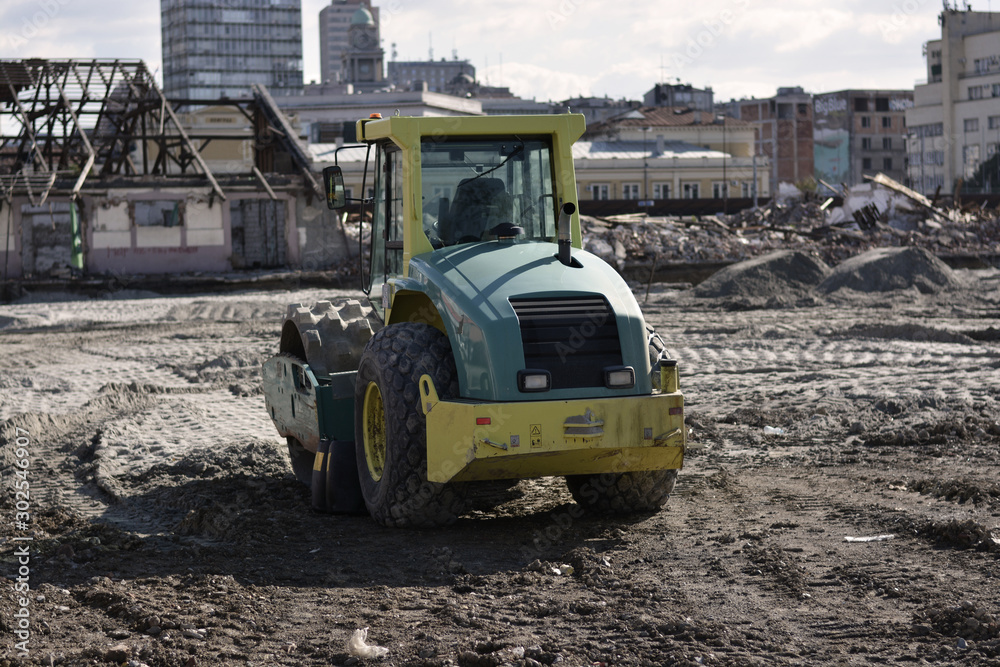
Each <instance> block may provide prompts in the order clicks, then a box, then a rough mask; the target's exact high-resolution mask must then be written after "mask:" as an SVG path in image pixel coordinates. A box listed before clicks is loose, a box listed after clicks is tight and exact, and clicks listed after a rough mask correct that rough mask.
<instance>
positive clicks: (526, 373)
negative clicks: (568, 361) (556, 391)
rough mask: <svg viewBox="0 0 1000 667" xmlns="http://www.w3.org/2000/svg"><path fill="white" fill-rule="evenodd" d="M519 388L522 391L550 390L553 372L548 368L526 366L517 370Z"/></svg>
mask: <svg viewBox="0 0 1000 667" xmlns="http://www.w3.org/2000/svg"><path fill="white" fill-rule="evenodd" d="M517 388H518V389H520V390H521V391H526V392H527V391H548V390H549V389H551V388H552V374H551V373H549V372H548V371H546V370H536V369H532V368H525V369H524V370H521V371H518V372H517Z"/></svg>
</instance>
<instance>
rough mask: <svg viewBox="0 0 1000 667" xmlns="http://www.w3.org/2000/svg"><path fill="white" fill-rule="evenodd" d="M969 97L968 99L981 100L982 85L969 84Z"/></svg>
mask: <svg viewBox="0 0 1000 667" xmlns="http://www.w3.org/2000/svg"><path fill="white" fill-rule="evenodd" d="M969 99H970V100H981V99H983V87H982V86H969Z"/></svg>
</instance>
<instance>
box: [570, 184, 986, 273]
mask: <svg viewBox="0 0 1000 667" xmlns="http://www.w3.org/2000/svg"><path fill="white" fill-rule="evenodd" d="M870 180H871V183H867V184H864V185H859V186H855V187H852V188H850V189H846V190H845V191H844V192H843V193H842V197H841V199H842V200H843V203H842V204H841V205H840V206H832V205H831V204H832V202H831V201H830V200H829V198H826V197H824V198H822V199H820V198H815V197H813V198H811V197H809V196H805V195H803V196H802V197H796V196H795V193H794V191H793V189H792V188H783V189H781V192H782V193H783V197H782V198H780V199H778V198H776V199H775V200H774V201H773V202H772V203H770V204H768V205H767V206H766V207H764V208H756V209H747V210H744V211H740V212H738V213H734V214H731V215H724V214H721V213H719V214H716V215H714V216H684V217H662V218H653V217H647V216H646V215H645V214H642V213H639V214H630V215H620V216H610V217H605V218H594V217H588V216H581V222H582V225H583V241H584V248H586V249H587V250H589V251H590V252H593V253H594V254H596V255H599V256H600V257H602V258H603V259H605V260H606V261H608V262H609V263H611V264H612V265H614V266H617V267H618V270H619V271H627V270H633V271H634V270H638V269H643V268H645V269H647V270H651V268H655V267H656V266H663V265H665V264H668V263H688V264H700V263H729V262H738V261H743V260H746V259H749V258H751V257H757V256H760V255H764V254H766V253H769V252H772V251H775V250H801V251H804V252H809V253H812V254H814V255H815V256H817V257H818V258H820V259H822V260H823V261H824V262H826V263H827V264H829V265H831V266H832V265H836V264H838V263H840V262H841V261H842V260H844V259H846V258H848V257H852V256H854V255H858V254H860V253H862V252H865V251H867V250H870V249H872V248H879V247H900V246H915V247H919V248H924V249H926V250H927V251H929V252H930V253H932V254H934V255H938V256H941V255H969V256H977V257H997V256H1000V209H998V208H997V206H993V207H988V206H985V205H983V206H980V205H978V204H977V205H966V206H954V207H952V208H948V209H945V208H941V207H939V206H935V205H933V204H932V203H931V202H930V201H929V200H928V199H927V198H926V197H923V196H922V195H919V194H918V193H916V192H913V191H911V190H909V189H908V188H906V187H905V186H902V185H900V184H899V183H896V182H895V181H893V180H892V179H889V178H888V177H886V176H884V175H882V174H879V175H877V176H875V177H872V178H871V179H870Z"/></svg>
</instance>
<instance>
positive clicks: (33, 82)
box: [0, 59, 348, 281]
mask: <svg viewBox="0 0 1000 667" xmlns="http://www.w3.org/2000/svg"><path fill="white" fill-rule="evenodd" d="M321 200H322V188H321V186H320V184H319V182H318V179H317V177H316V175H315V174H314V173H313V171H312V167H311V161H310V158H309V157H308V151H307V150H306V148H305V147H304V146H303V145H302V144H301V143H300V142H299V140H298V138H297V131H296V130H295V129H294V128H293V126H292V124H291V123H290V122H289V120H288V118H286V117H285V115H284V114H283V113H282V112H281V111H280V109H278V107H277V106H276V105H275V103H274V100H273V99H272V98H271V96H270V94H269V93H268V91H267V90H266V89H265V88H264V87H263V86H259V85H255V86H254V87H253V88H252V96H251V97H250V98H248V99H241V100H219V101H206V100H173V99H171V100H168V99H167V98H166V97H165V96H164V95H163V93H162V91H161V90H160V89H159V88H158V87H157V85H156V83H155V82H154V80H153V77H152V75H151V74H150V72H149V70H148V69H147V67H146V65H145V64H144V63H143V62H142V61H140V60H86V61H84V60H39V59H32V60H3V61H0V251H2V252H3V257H2V260H0V264H2V266H0V270H2V271H3V278H4V280H5V281H6V280H9V279H22V278H43V279H44V278H58V277H67V276H69V275H72V274H73V273H76V272H79V273H87V274H92V275H93V274H98V275H120V274H155V273H176V272H198V271H202V272H224V271H230V270H233V269H241V268H272V267H286V266H290V267H303V268H308V269H313V270H315V269H322V268H325V267H327V266H329V265H331V264H332V263H334V262H336V261H338V260H340V259H342V258H343V257H344V256H345V255H346V254H347V253H348V250H347V248H346V246H345V244H344V238H343V236H342V235H340V234H339V233H338V229H339V227H338V220H337V219H336V218H335V216H334V215H333V214H332V213H329V212H328V211H327V210H326V208H325V207H324V206H323V205H322V201H321Z"/></svg>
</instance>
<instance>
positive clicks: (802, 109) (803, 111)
mask: <svg viewBox="0 0 1000 667" xmlns="http://www.w3.org/2000/svg"><path fill="white" fill-rule="evenodd" d="M799 115H800V116H805V115H806V105H805V104H800V105H799Z"/></svg>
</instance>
